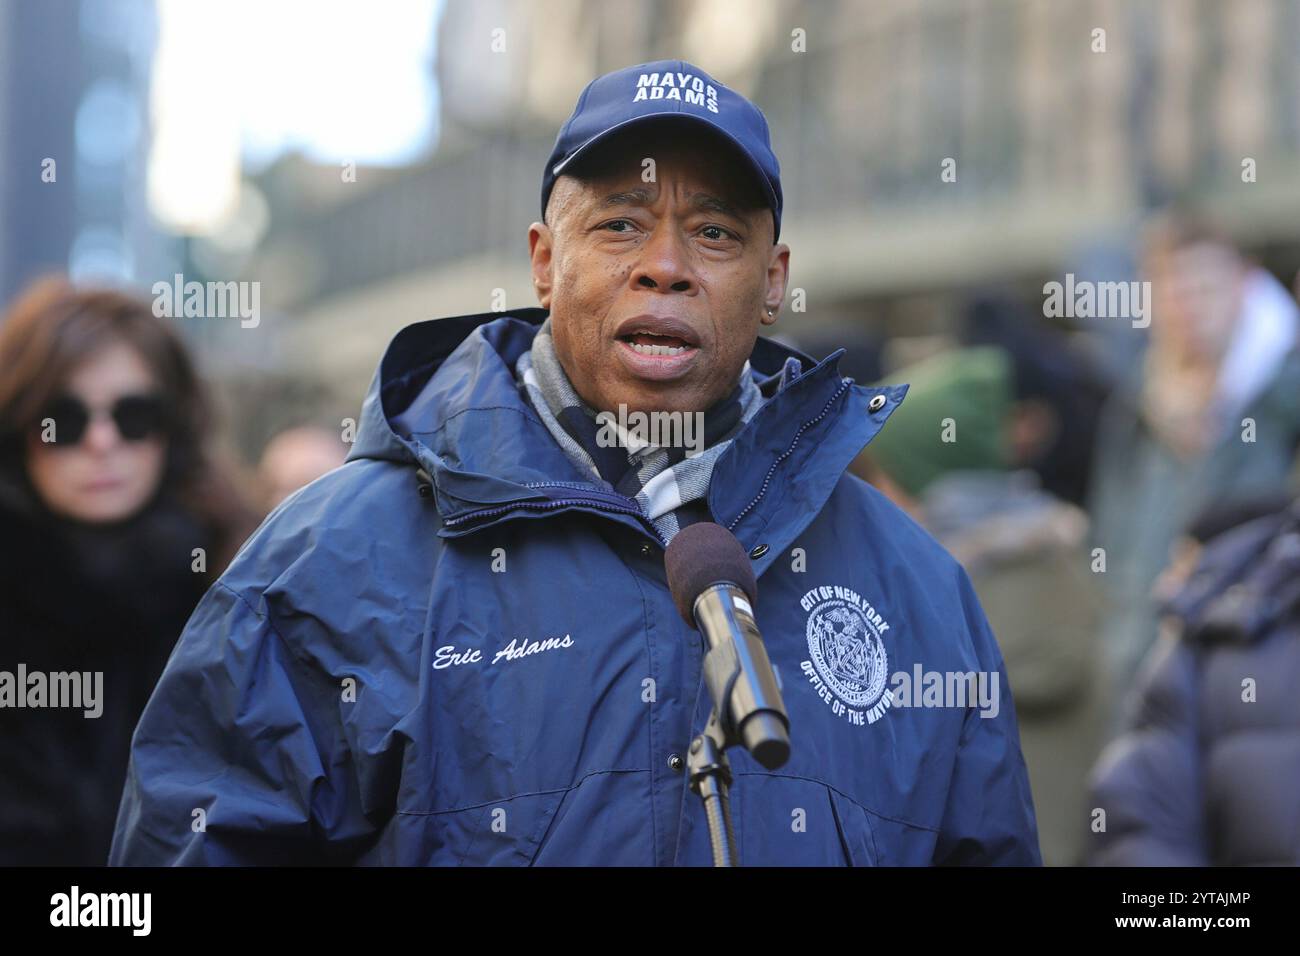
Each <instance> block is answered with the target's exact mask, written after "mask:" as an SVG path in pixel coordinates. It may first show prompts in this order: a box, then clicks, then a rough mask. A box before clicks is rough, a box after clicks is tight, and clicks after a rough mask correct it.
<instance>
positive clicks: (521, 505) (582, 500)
mask: <svg viewBox="0 0 1300 956" xmlns="http://www.w3.org/2000/svg"><path fill="white" fill-rule="evenodd" d="M534 487H539V486H536V485H535V486H534ZM625 500H626V501H631V500H632V499H631V498H627V499H625ZM575 505H580V506H584V507H588V508H595V509H596V510H597V511H605V512H609V513H613V514H628V515H632V516H633V517H636V518H641V519H643V521H644V522H645V526H646V527H647V528H649V529H650V530H651V531H652V532H653V533H654V536H655V540H656V541H658V542H659V546H660V547H661V548H667V547H668V542H666V541H665V540H664V538H663V535H661V534H660V533H659V529H658V528H656V527H655V526H654V522H652V521H650V520H649V519H647V518H646V516H645V513H644V512H642V511H641V509H640V508H636V507H632V506H630V505H619V504H614V503H612V502H610V501H607V500H605V499H603V498H598V497H596V496H594V495H592V496H586V495H584V496H582V497H569V498H557V499H555V500H554V501H515V502H511V503H510V504H506V505H499V506H497V507H495V508H479V509H478V510H476V511H467V512H466V513H465V514H463V515H459V516H457V517H455V518H447V519H445V520H444V521H443V524H445V525H447V526H448V527H456V526H457V525H461V524H465V523H466V522H468V521H475V520H479V519H482V518H493V517H496V516H497V515H503V514H505V513H507V512H509V511H518V510H521V509H530V510H533V511H552V510H554V509H557V508H569V507H573V506H575Z"/></svg>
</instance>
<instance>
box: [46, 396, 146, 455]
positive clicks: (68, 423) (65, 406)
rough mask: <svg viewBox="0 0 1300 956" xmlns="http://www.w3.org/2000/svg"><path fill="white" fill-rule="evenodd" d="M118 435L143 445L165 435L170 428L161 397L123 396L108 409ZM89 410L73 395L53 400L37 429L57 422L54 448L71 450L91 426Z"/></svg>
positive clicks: (55, 424)
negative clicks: (49, 421)
mask: <svg viewBox="0 0 1300 956" xmlns="http://www.w3.org/2000/svg"><path fill="white" fill-rule="evenodd" d="M109 414H110V415H111V416H112V418H113V423H114V424H115V425H116V426H117V432H118V434H119V435H121V436H122V438H123V439H124V440H126V441H144V440H145V439H146V438H149V437H150V436H152V435H156V434H158V433H159V432H161V431H163V430H164V428H165V427H166V425H167V405H166V403H165V402H164V401H163V398H162V396H161V395H155V394H140V395H123V396H122V397H121V398H119V399H118V400H117V401H115V402H114V403H113V405H112V408H110V409H109ZM90 418H91V414H90V409H89V408H87V407H86V403H85V402H83V401H82V400H81V399H79V398H77V397H76V396H74V395H61V396H59V397H58V398H56V399H54V401H52V402H51V403H50V405H49V407H48V408H47V409H46V411H45V413H44V414H43V415H41V418H40V423H38V426H37V427H38V428H41V427H43V425H44V423H45V422H46V421H47V420H53V422H54V440H53V441H52V442H51V444H55V445H67V446H72V445H75V444H77V443H78V442H80V441H81V439H82V438H83V437H84V436H85V434H86V429H87V428H88V427H89V425H90Z"/></svg>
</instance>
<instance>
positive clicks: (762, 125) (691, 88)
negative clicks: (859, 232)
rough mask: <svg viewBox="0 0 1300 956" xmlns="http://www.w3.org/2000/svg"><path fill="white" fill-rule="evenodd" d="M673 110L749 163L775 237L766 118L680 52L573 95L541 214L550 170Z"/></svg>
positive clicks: (777, 226) (777, 191)
mask: <svg viewBox="0 0 1300 956" xmlns="http://www.w3.org/2000/svg"><path fill="white" fill-rule="evenodd" d="M665 117H675V118H677V119H679V120H682V121H684V122H690V123H698V124H701V125H704V126H707V127H711V128H712V129H713V130H715V131H716V132H718V133H720V134H721V135H722V136H723V137H724V138H725V139H726V140H729V141H730V142H731V143H732V144H734V145H735V146H736V147H737V149H738V150H739V151H740V154H741V155H742V156H743V157H744V158H745V159H746V161H747V162H748V163H749V165H750V166H751V167H752V168H753V171H754V175H755V176H756V177H757V179H758V182H759V185H760V186H761V187H762V190H763V195H764V197H765V198H766V199H767V204H768V208H770V209H771V210H772V221H773V226H774V231H773V241H774V242H775V241H776V239H777V238H779V237H780V235H781V167H780V165H779V164H778V163H777V161H776V154H775V153H773V152H772V143H771V139H770V137H769V135H768V130H767V118H766V117H765V116H763V112H762V110H760V109H759V108H758V107H757V106H755V105H754V104H753V103H751V102H749V100H747V99H745V98H744V97H743V96H741V95H740V94H739V93H737V92H735V91H734V90H729V89H727V87H725V86H723V85H722V84H721V83H719V82H718V81H717V80H715V79H713V77H711V76H709V74H707V73H705V72H704V71H703V70H701V69H700V68H699V67H698V66H692V65H691V64H690V63H687V62H686V61H684V60H656V61H654V62H653V63H642V64H639V65H638V66H629V67H626V68H625V69H622V70H616V71H615V72H613V73H606V74H605V75H604V76H598V77H596V79H594V80H592V81H591V82H590V83H588V84H587V88H586V89H584V90H583V91H582V95H581V96H579V97H578V105H577V106H576V107H575V108H574V110H573V115H572V116H570V117H569V119H568V121H567V122H566V123H565V124H564V125H563V126H562V127H560V135H559V136H557V137H556V138H555V148H554V149H553V150H551V156H550V158H549V159H548V160H547V161H546V171H545V172H544V173H543V174H542V218H543V221H545V217H546V201H547V200H548V199H550V196H551V189H552V187H554V186H555V177H557V176H559V175H560V174H561V173H562V172H564V170H565V169H566V168H567V167H568V165H569V164H570V163H572V162H573V161H574V160H575V159H577V158H578V157H579V156H582V155H585V154H586V153H587V151H588V150H590V149H592V147H594V146H596V145H597V144H598V143H601V142H604V141H605V140H607V139H608V138H609V137H611V136H612V135H614V134H615V133H616V132H618V131H621V130H624V129H627V128H628V127H629V126H632V125H634V124H637V123H642V122H645V121H647V120H663V119H664V118H665Z"/></svg>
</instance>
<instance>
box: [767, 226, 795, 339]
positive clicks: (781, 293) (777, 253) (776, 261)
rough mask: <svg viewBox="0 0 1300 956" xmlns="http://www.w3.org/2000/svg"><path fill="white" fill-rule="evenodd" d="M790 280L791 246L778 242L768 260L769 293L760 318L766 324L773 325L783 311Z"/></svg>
mask: <svg viewBox="0 0 1300 956" xmlns="http://www.w3.org/2000/svg"><path fill="white" fill-rule="evenodd" d="M789 280H790V247H789V246H787V245H786V244H785V243H784V242H778V243H777V244H776V245H774V246H773V247H772V252H771V253H770V254H769V256H768V260H767V295H766V296H764V299H763V308H764V310H765V311H764V313H763V315H762V316H760V318H761V319H762V322H763V324H764V325H771V324H772V323H773V322H775V321H776V320H777V316H779V315H780V313H781V303H782V302H784V301H785V287H786V283H787V282H789Z"/></svg>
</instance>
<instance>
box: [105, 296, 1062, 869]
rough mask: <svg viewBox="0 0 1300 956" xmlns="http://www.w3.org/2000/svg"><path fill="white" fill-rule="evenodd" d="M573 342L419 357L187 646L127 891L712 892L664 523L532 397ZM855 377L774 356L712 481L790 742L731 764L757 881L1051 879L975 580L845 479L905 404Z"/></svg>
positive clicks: (149, 783)
mask: <svg viewBox="0 0 1300 956" xmlns="http://www.w3.org/2000/svg"><path fill="white" fill-rule="evenodd" d="M546 315H547V313H546V312H545V311H543V310H541V309H522V310H517V311H514V312H510V313H504V314H503V313H487V314H483V315H473V316H462V317H456V318H446V319H440V320H433V321H429V322H423V323H419V324H416V325H413V326H410V327H408V328H406V329H404V330H403V331H402V332H400V333H399V334H398V335H397V336H396V338H395V339H394V340H393V342H392V343H391V344H390V346H389V348H388V350H387V352H386V354H385V356H384V358H383V359H382V361H381V363H380V366H379V369H378V371H377V372H376V375H375V378H374V381H373V382H372V385H371V388H370V390H369V394H368V395H367V397H366V400H365V403H364V406H363V410H362V416H361V422H360V426H359V429H358V433H357V436H356V441H355V444H354V446H353V450H352V452H351V454H350V456H349V458H348V461H347V462H346V463H345V464H344V465H343V466H342V467H340V468H338V469H336V470H335V471H333V472H331V473H329V474H327V475H325V476H323V477H322V478H320V479H318V480H316V481H315V482H313V483H312V484H310V485H308V486H307V487H305V488H303V489H302V490H300V491H298V492H297V493H295V494H294V495H292V496H291V497H290V498H289V499H287V500H286V501H285V502H283V503H282V504H281V505H280V506H279V507H278V508H277V509H276V510H275V511H274V512H272V514H271V515H270V516H269V517H268V518H267V520H266V521H265V522H264V523H263V525H262V526H261V528H259V529H258V531H257V532H256V533H255V534H254V535H253V536H252V537H251V538H250V539H249V541H248V542H247V543H246V544H245V545H244V547H243V548H242V549H241V551H240V553H239V554H238V555H237V556H236V558H235V560H234V562H233V563H232V565H231V566H230V568H229V569H228V570H227V571H226V573H225V574H224V575H223V576H222V578H221V579H220V580H219V581H218V582H217V583H216V584H214V585H213V587H212V588H211V589H210V590H209V591H208V593H207V594H206V595H205V597H204V598H203V600H202V602H201V603H200V604H199V606H198V608H197V609H196V610H195V613H194V615H193V617H192V618H191V619H190V621H189V623H188V625H187V626H186V628H185V631H184V633H183V634H182V636H181V639H180V641H179V643H178V645H177V647H176V650H175V651H174V653H173V655H172V657H171V659H170V661H169V662H168V665H167V668H166V671H165V672H164V675H163V677H162V679H161V681H160V682H159V685H158V687H157V689H156V690H155V692H154V694H153V696H152V698H151V699H150V702H149V704H148V706H147V708H146V710H145V713H144V715H143V717H142V718H141V721H140V725H139V727H138V728H137V731H136V734H135V737H134V740H133V746H132V757H131V766H130V770H129V773H128V779H127V784H126V787H125V791H124V794H123V799H122V804H121V807H120V810H119V814H118V821H117V830H116V834H115V837H114V842H113V849H112V852H111V855H110V862H111V863H113V864H275V863H300V864H318V863H350V864H398V865H458V864H460V865H482V864H515V865H527V864H538V865H547V864H552V865H554V864H561V865H580V864H598V865H708V864H709V863H710V861H711V856H710V849H709V834H708V827H707V823H706V819H705V816H704V811H703V808H702V806H701V804H700V801H699V798H698V797H697V796H696V795H695V794H694V793H693V792H691V791H690V789H689V786H688V782H687V780H686V774H685V773H684V772H683V770H682V769H680V768H681V765H682V764H683V763H684V760H685V756H686V753H687V748H688V746H689V744H690V741H691V740H692V738H693V737H694V736H696V735H697V734H698V733H700V732H701V730H702V729H703V727H704V725H705V723H706V722H707V719H708V716H709V712H710V710H711V701H710V699H709V694H708V690H707V687H706V685H705V684H704V683H703V681H702V675H701V658H702V641H701V638H700V636H699V634H698V633H697V632H695V631H694V630H693V629H691V628H689V627H688V626H687V625H686V623H685V622H684V621H683V620H682V618H681V617H680V616H679V615H678V613H677V611H676V610H675V608H674V605H673V601H672V598H671V596H670V593H669V590H668V587H667V583H666V579H665V572H664V563H663V546H664V542H663V540H662V538H661V537H660V536H659V534H658V533H657V532H656V530H655V528H654V526H653V525H652V524H651V523H650V522H649V521H648V520H647V519H646V518H645V517H644V516H643V515H642V514H641V513H640V512H639V511H638V509H637V508H636V506H635V502H634V501H632V500H631V499H627V498H624V497H622V496H620V495H616V494H613V493H610V492H608V491H602V490H600V489H599V488H598V487H597V486H595V485H594V484H592V483H591V482H589V481H587V480H585V479H584V477H583V476H582V475H580V474H578V473H577V471H576V470H575V469H574V466H573V465H571V464H570V463H569V461H568V459H566V457H565V456H564V454H563V452H562V451H561V449H560V448H559V446H558V445H557V444H556V443H555V441H554V439H553V438H552V437H551V436H550V435H549V433H548V432H547V431H546V429H545V427H544V426H543V424H542V423H541V422H540V421H539V420H538V417H537V415H536V414H535V413H534V411H533V410H532V408H531V406H530V405H529V404H528V400H527V399H526V397H525V396H524V394H523V392H522V390H521V389H520V388H519V387H518V386H517V384H516V382H515V378H514V374H513V371H512V370H513V368H514V366H515V362H516V360H517V359H518V357H519V355H520V354H521V353H522V352H523V351H524V350H525V349H527V348H529V345H530V342H531V341H532V337H533V335H534V334H535V332H536V330H537V327H538V326H539V325H540V324H541V322H542V321H543V320H544V319H545V317H546ZM840 354H842V353H836V354H835V355H832V356H831V357H830V358H828V359H826V360H825V361H823V362H821V363H814V362H813V361H812V360H811V359H809V358H807V357H806V356H803V355H801V354H799V353H797V352H794V351H792V350H790V349H787V348H785V347H783V346H780V345H778V344H776V343H774V342H771V341H769V340H765V339H759V340H758V341H757V343H756V344H755V347H754V351H753V354H752V356H751V359H750V362H751V365H752V367H753V369H754V371H755V376H756V379H758V380H759V382H760V387H761V388H763V390H764V395H765V397H767V401H766V402H765V403H764V405H763V407H762V408H761V409H760V410H759V412H758V413H757V415H756V416H755V417H754V419H753V420H752V421H751V422H750V423H749V424H748V425H746V427H745V428H744V429H743V430H742V431H740V432H739V433H738V434H737V435H736V437H735V438H734V439H733V441H732V443H731V445H730V446H729V447H728V448H727V449H726V450H725V452H724V453H723V454H722V455H721V456H720V457H719V459H718V461H717V463H716V466H715V468H714V471H713V475H712V480H711V483H710V489H709V494H708V499H707V501H708V506H709V509H710V512H711V514H712V516H713V518H714V520H716V521H717V522H718V523H720V524H722V525H723V526H724V527H727V528H729V529H730V530H731V531H732V532H733V533H734V534H735V535H736V536H737V537H738V539H739V540H740V542H741V543H742V544H743V545H744V547H745V548H746V549H747V550H749V551H750V553H751V556H752V558H753V561H754V570H755V572H756V574H757V575H758V589H759V595H758V603H757V606H756V607H755V608H754V611H755V615H756V619H757V621H758V623H759V626H760V628H761V629H762V631H763V635H764V640H765V643H766V647H767V652H768V655H769V657H770V659H771V661H772V663H773V665H774V666H775V667H776V669H777V675H778V679H779V681H780V683H781V685H782V688H783V691H782V693H783V698H784V702H785V706H786V709H787V711H788V714H789V718H790V738H791V745H792V755H791V757H790V759H789V761H788V762H787V763H786V764H785V765H784V766H783V767H781V768H779V769H778V770H776V771H767V770H765V769H763V768H762V767H761V766H760V765H759V764H757V763H756V762H755V761H753V760H752V759H751V758H750V757H749V755H748V754H747V753H745V752H744V751H743V750H742V749H740V748H734V749H733V750H731V751H730V752H729V754H728V756H729V759H730V762H731V768H732V773H733V777H734V782H733V784H732V788H731V810H732V817H733V821H734V827H735V834H736V841H737V846H738V848H739V858H740V862H741V864H742V865H765V864H771V865H844V864H853V865H899V864H930V863H973V864H980V863H998V864H1033V865H1037V864H1039V863H1040V862H1041V860H1040V855H1039V850H1038V843H1037V837H1036V827H1035V818H1034V810H1033V804H1032V799H1031V796H1030V791H1029V784H1028V777H1027V774H1026V770H1025V765H1024V760H1023V757H1022V755H1021V751H1020V744H1019V736H1018V731H1017V728H1016V719H1015V711H1014V707H1013V705H1012V702H1011V695H1010V689H1009V687H1008V686H1007V681H1006V673H1005V669H1004V667H1003V662H1002V657H1001V654H1000V652H999V650H998V646H997V643H996V641H995V639H994V636H993V634H992V633H991V632H990V630H989V627H988V625H987V623H986V621H985V618H984V615H983V613H982V611H981V610H980V607H979V605H978V602H977V600H976V598H975V596H974V592H973V591H972V589H971V586H970V583H969V580H968V579H967V577H966V575H965V573H964V572H963V571H962V569H961V568H960V566H958V565H957V563H956V562H955V561H954V560H953V559H952V558H951V557H949V556H948V555H947V553H946V552H944V551H943V550H942V549H941V548H940V547H939V546H938V545H937V544H936V543H935V542H934V540H933V539H932V538H930V537H929V536H928V535H927V534H926V533H925V532H924V531H922V530H921V529H920V528H919V527H918V526H917V525H916V524H914V523H913V522H912V521H911V520H910V519H908V518H907V517H906V516H905V515H904V514H903V513H902V512H901V511H899V510H898V509H896V508H895V507H894V506H893V505H891V504H890V503H889V502H887V501H886V499H885V498H884V497H883V496H882V495H880V494H878V493H877V492H876V491H874V490H873V489H871V488H870V487H869V486H867V485H866V484H864V483H863V482H862V481H860V480H859V479H857V478H855V477H853V476H852V475H849V474H846V472H845V468H846V466H847V465H848V463H849V462H850V461H851V460H852V459H853V458H854V456H855V455H857V453H858V452H859V451H860V450H861V449H862V447H863V446H864V445H865V444H866V443H867V442H868V441H869V440H870V439H871V437H872V436H873V435H874V434H875V433H876V431H877V430H878V429H879V428H880V426H881V425H882V424H883V423H884V421H885V419H886V418H887V417H888V415H889V413H890V412H891V411H892V410H893V408H894V407H895V406H897V404H898V402H899V401H900V400H901V399H902V396H903V394H904V392H905V391H906V388H905V387H903V386H893V387H888V388H878V389H868V388H863V387H861V386H858V385H855V384H854V383H853V382H852V380H851V379H846V378H843V377H841V376H840V374H839V373H838V371H837V362H838V359H839V355H840ZM790 356H794V357H795V358H796V359H797V360H798V373H797V374H793V373H791V372H787V373H786V374H784V375H783V374H780V372H781V369H782V367H783V365H784V364H785V360H786V358H788V357H790ZM872 399H875V402H874V403H873V402H872ZM882 399H883V400H882ZM814 648H815V653H814ZM897 672H905V673H906V675H907V677H908V678H909V679H910V678H912V677H913V676H914V675H916V676H919V675H920V673H922V672H924V673H929V672H938V673H939V674H940V679H942V675H945V674H966V673H975V672H982V673H983V674H985V675H989V676H990V677H991V678H992V679H993V680H995V681H996V683H997V686H998V687H999V688H1000V696H999V699H998V701H997V703H996V705H995V707H993V708H983V709H981V706H980V704H979V702H978V701H976V700H974V699H973V697H972V699H967V700H966V701H964V702H961V703H958V704H956V705H952V706H939V705H936V706H903V703H902V700H901V695H900V693H899V691H900V689H908V688H904V687H900V686H897V685H895V683H894V682H893V681H892V680H890V675H893V674H895V673H897ZM920 691H921V688H920V687H918V688H917V693H916V694H911V695H909V697H908V700H909V703H920V702H921V699H922V694H921V693H920ZM927 699H930V700H932V701H940V703H942V701H941V700H940V698H939V697H938V696H937V695H934V694H931V695H928V697H927Z"/></svg>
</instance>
